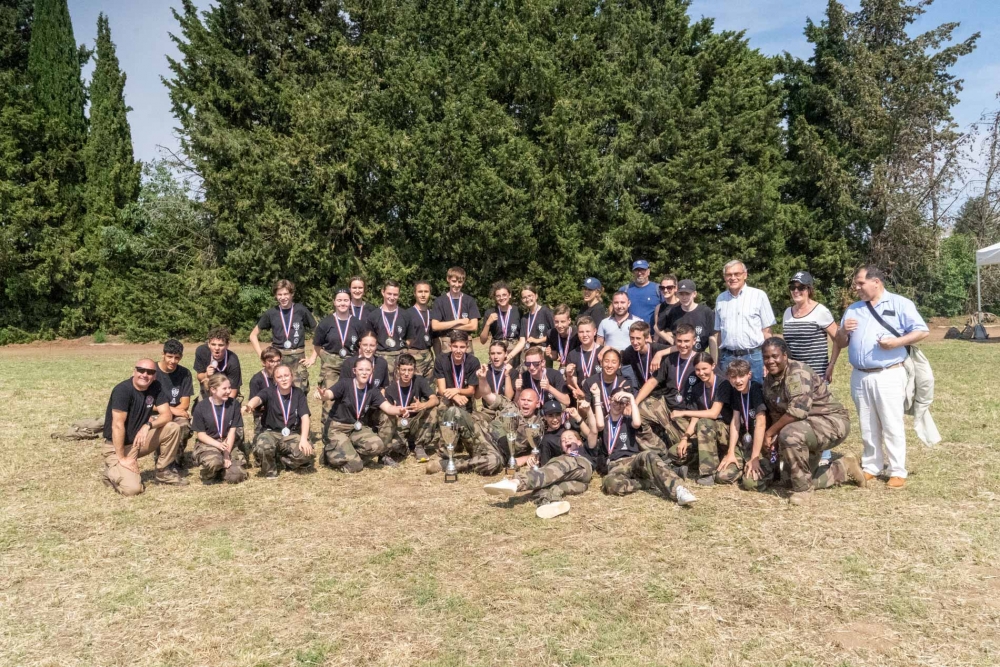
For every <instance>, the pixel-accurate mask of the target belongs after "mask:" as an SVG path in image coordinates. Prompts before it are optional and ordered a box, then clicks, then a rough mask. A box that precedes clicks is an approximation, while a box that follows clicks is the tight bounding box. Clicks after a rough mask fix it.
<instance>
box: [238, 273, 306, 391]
mask: <svg viewBox="0 0 1000 667" xmlns="http://www.w3.org/2000/svg"><path fill="white" fill-rule="evenodd" d="M273 294H274V299H275V300H276V301H277V302H278V305H277V306H276V307H274V308H269V309H268V310H267V311H266V312H265V313H264V314H263V315H261V316H260V319H259V320H258V321H257V326H255V327H254V328H253V331H251V332H250V345H252V346H253V350H254V352H256V353H257V358H258V359H259V358H260V353H261V347H260V341H259V340H258V339H257V336H258V335H260V332H261V330H262V329H270V330H271V347H273V348H275V349H277V350H278V351H279V352H281V363H283V364H284V365H286V366H288V367H289V368H290V369H292V377H293V378H295V386H296V387H298V388H299V389H301V390H302V392H303V393H307V392H308V391H309V367H310V366H312V365H313V364H314V363H316V355H315V354H312V355H310V356H309V358H308V359H307V358H306V356H305V353H306V339H307V338H308V337H307V335H306V330H309V331H312V330H314V329H315V328H316V318H315V317H313V315H312V313H310V312H309V309H308V308H306V307H305V306H303V305H302V304H301V303H295V302H294V301H293V299H294V298H295V283H293V282H292V281H291V280H279V281H277V282H276V283H274V289H273Z"/></svg>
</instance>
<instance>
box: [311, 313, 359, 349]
mask: <svg viewBox="0 0 1000 667" xmlns="http://www.w3.org/2000/svg"><path fill="white" fill-rule="evenodd" d="M362 333H364V325H363V324H362V323H361V321H360V320H359V319H358V318H356V317H354V316H353V315H351V316H349V317H348V318H347V320H346V321H345V320H340V319H337V316H336V315H327V316H326V317H324V318H323V319H322V320H321V321H320V323H319V326H317V327H316V333H314V334H313V345H316V346H318V347H321V348H323V349H324V350H326V351H327V352H329V353H330V354H340V351H341V350H346V351H347V354H346V355H344V356H347V355H354V354H357V353H358V341H359V340H361V334H362Z"/></svg>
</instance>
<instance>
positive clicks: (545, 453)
mask: <svg viewBox="0 0 1000 667" xmlns="http://www.w3.org/2000/svg"><path fill="white" fill-rule="evenodd" d="M580 409H581V410H583V411H584V412H585V413H586V418H585V421H584V422H583V423H582V424H580V428H581V431H582V434H581V432H579V431H575V430H573V429H571V428H564V427H562V425H561V422H562V405H561V404H560V403H559V402H558V401H556V400H555V399H550V400H548V401H546V403H545V405H544V406H543V407H542V412H543V413H544V414H545V421H546V425H547V426H548V427H549V431H550V432H551V433H556V432H559V436H558V440H557V442H558V450H556V448H555V447H553V444H552V442H551V439H548V438H546V439H543V441H542V446H541V450H540V452H539V460H538V467H537V468H533V467H529V468H528V469H526V470H522V471H520V472H518V473H517V475H516V476H515V477H514V478H513V479H503V480H501V481H499V482H494V483H492V484H487V485H486V486H484V487H483V488H484V489H485V490H486V493H488V494H490V495H499V496H506V497H508V498H509V497H510V496H513V495H514V494H516V493H518V492H520V491H532V492H533V493H532V500H533V501H534V502H535V503H536V504H537V505H538V509H537V510H535V515H536V516H537V517H539V518H540V519H551V518H553V517H557V516H559V515H561V514H565V513H566V512H569V509H570V506H569V503H568V502H566V501H565V500H563V497H564V496H570V495H578V494H581V493H583V492H585V491H586V490H587V487H588V485H589V484H590V478H591V477H593V475H594V468H595V466H596V464H597V459H598V457H599V456H600V451H599V447H600V445H599V443H598V441H597V420H596V418H595V416H594V412H593V411H592V410H590V406H589V404H588V403H587V402H586V401H581V402H580ZM570 411H572V412H573V413H575V416H577V417H579V416H581V415H580V414H579V413H578V412H576V409H574V408H570ZM584 438H586V443H584Z"/></svg>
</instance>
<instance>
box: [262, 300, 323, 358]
mask: <svg viewBox="0 0 1000 667" xmlns="http://www.w3.org/2000/svg"><path fill="white" fill-rule="evenodd" d="M286 327H287V332H288V333H287V334H286V333H285V331H286ZM257 328H258V329H260V330H261V331H263V330H265V329H270V330H271V345H272V346H274V347H281V348H284V347H285V341H286V340H288V341H291V343H292V344H291V346H290V347H288V348H286V349H289V350H301V349H303V348H304V347H305V346H306V329H309V330H310V331H311V330H313V329H315V328H316V318H315V317H313V315H312V313H310V312H309V309H308V308H306V307H305V306H303V305H302V304H301V303H293V304H292V307H291V308H289V309H288V310H282V309H281V308H278V307H277V306H274V307H273V308H268V309H267V310H266V311H265V312H264V314H263V315H261V316H260V319H259V320H257Z"/></svg>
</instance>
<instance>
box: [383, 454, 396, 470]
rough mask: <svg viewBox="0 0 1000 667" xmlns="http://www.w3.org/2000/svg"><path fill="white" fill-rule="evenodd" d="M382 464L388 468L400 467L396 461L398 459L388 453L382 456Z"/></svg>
mask: <svg viewBox="0 0 1000 667" xmlns="http://www.w3.org/2000/svg"><path fill="white" fill-rule="evenodd" d="M382 465H384V466H385V467H386V468H398V467H399V464H398V463H396V459H394V458H392V457H391V456H389V455H388V454H386V455H385V456H383V457H382Z"/></svg>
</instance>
